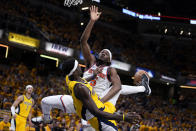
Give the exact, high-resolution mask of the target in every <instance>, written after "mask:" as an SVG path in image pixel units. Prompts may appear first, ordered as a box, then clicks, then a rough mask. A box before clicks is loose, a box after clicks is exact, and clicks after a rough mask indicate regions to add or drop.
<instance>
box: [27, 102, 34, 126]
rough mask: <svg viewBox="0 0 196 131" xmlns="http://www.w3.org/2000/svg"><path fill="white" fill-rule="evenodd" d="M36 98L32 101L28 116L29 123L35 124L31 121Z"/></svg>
mask: <svg viewBox="0 0 196 131" xmlns="http://www.w3.org/2000/svg"><path fill="white" fill-rule="evenodd" d="M34 103H35V102H34V100H33V102H32V107H31V109H30V112H29V116H28V119H29V125H31V126H33V123H32V122H31V118H32V108H33V105H34Z"/></svg>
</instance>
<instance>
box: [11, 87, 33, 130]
mask: <svg viewBox="0 0 196 131" xmlns="http://www.w3.org/2000/svg"><path fill="white" fill-rule="evenodd" d="M32 92H33V86H32V85H27V86H26V93H25V95H21V96H19V97H18V98H17V99H16V100H15V101H14V103H13V105H12V107H11V112H12V116H13V120H12V122H11V123H12V125H11V129H12V130H16V131H25V126H26V122H27V117H28V118H29V125H31V126H32V125H33V123H32V122H31V115H32V114H31V112H32V106H33V105H34V100H33V98H32V97H31V94H32ZM16 107H17V109H15V108H16Z"/></svg>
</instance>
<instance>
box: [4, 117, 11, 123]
mask: <svg viewBox="0 0 196 131" xmlns="http://www.w3.org/2000/svg"><path fill="white" fill-rule="evenodd" d="M9 119H10V118H9V116H7V115H6V116H4V122H5V123H7V122H9Z"/></svg>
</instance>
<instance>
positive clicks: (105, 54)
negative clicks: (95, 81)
mask: <svg viewBox="0 0 196 131" xmlns="http://www.w3.org/2000/svg"><path fill="white" fill-rule="evenodd" d="M99 59H101V60H102V61H105V62H109V61H110V54H109V52H108V51H106V50H102V51H101V52H100V53H99Z"/></svg>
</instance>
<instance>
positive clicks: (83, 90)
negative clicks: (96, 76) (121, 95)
mask: <svg viewBox="0 0 196 131" xmlns="http://www.w3.org/2000/svg"><path fill="white" fill-rule="evenodd" d="M60 68H61V70H62V71H63V72H64V75H66V84H67V86H68V88H69V90H70V92H71V95H72V98H73V102H74V107H75V110H76V113H77V115H78V116H79V117H80V118H83V119H84V120H88V121H89V122H90V124H91V125H92V127H93V128H94V129H95V130H96V131H100V130H103V131H116V130H118V129H117V126H116V122H115V121H114V120H121V121H122V120H124V121H127V122H130V123H138V122H139V121H140V120H141V118H140V116H139V115H138V114H136V113H127V114H126V115H125V114H123V115H119V114H116V113H115V112H114V111H115V109H113V108H115V107H114V106H113V105H111V104H110V103H107V102H106V103H103V102H102V101H101V100H100V99H99V97H98V96H97V94H96V93H95V91H94V90H93V87H92V86H91V85H90V84H89V83H88V82H87V81H86V80H85V79H82V78H81V77H80V76H81V75H82V71H81V68H80V66H79V64H78V61H77V60H75V59H69V60H66V61H65V62H64V63H62V64H61V65H60Z"/></svg>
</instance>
